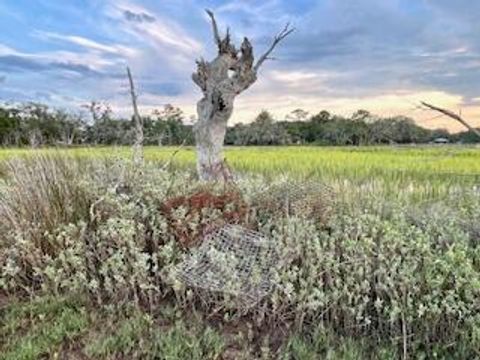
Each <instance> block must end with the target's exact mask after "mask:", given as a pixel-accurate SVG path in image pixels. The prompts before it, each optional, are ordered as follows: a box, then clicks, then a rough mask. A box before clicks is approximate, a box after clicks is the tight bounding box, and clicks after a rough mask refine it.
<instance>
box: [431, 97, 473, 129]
mask: <svg viewBox="0 0 480 360" xmlns="http://www.w3.org/2000/svg"><path fill="white" fill-rule="evenodd" d="M422 105H423V106H425V107H427V108H429V109H430V110H434V111H438V112H439V113H441V114H443V115H446V116H448V117H450V118H452V119H454V120H456V121H458V122H459V123H460V124H462V125H463V126H465V127H466V128H467V129H468V130H470V131H471V132H473V133H474V134H476V135H477V136H478V137H479V138H480V131H478V130H477V129H475V128H474V127H473V126H471V125H470V124H469V123H467V122H466V121H465V120H464V119H463V118H462V117H461V116H460V115H457V114H455V113H454V112H452V111H450V110H446V109H442V108H440V107H438V106H435V105H431V104H429V103H426V102H424V101H422Z"/></svg>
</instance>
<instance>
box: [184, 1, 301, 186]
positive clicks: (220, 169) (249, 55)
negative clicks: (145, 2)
mask: <svg viewBox="0 0 480 360" xmlns="http://www.w3.org/2000/svg"><path fill="white" fill-rule="evenodd" d="M207 14H208V15H209V17H210V19H211V21H212V27H213V35H214V40H215V43H216V45H217V49H218V54H217V57H216V58H215V59H214V60H212V61H210V62H207V61H205V60H203V59H200V60H198V61H197V71H196V72H195V73H194V74H193V75H192V79H193V81H194V82H195V84H197V85H198V87H199V88H200V89H201V90H202V93H203V97H202V99H201V100H200V101H199V102H198V103H197V113H198V121H197V123H196V124H195V127H194V131H195V141H196V147H197V171H198V175H199V177H200V179H202V180H205V181H212V180H220V179H222V178H223V179H225V178H228V177H229V175H230V174H229V170H228V168H227V167H226V165H225V160H224V157H223V143H224V139H225V133H226V130H227V123H228V120H229V119H230V117H231V115H232V113H233V105H234V101H235V97H236V96H237V95H239V94H241V93H242V92H243V91H244V90H246V89H247V88H248V87H250V85H252V84H253V83H254V82H255V81H256V80H257V72H258V69H259V68H260V66H261V65H262V64H263V62H264V61H265V60H267V59H269V55H270V53H271V52H272V51H273V49H274V48H275V47H276V46H277V44H278V43H279V42H280V41H282V40H283V39H284V38H285V37H286V36H288V35H289V34H290V33H291V32H292V31H293V29H290V28H289V25H288V24H287V25H286V26H285V28H284V29H283V30H282V31H281V32H280V33H279V34H278V35H277V36H275V38H274V39H273V42H272V44H271V46H270V48H269V49H268V50H267V51H266V52H265V54H263V55H262V56H261V57H260V58H259V60H258V61H257V62H256V63H255V64H254V57H253V48H252V45H251V44H250V41H249V40H248V39H247V38H246V37H245V38H244V39H243V42H242V45H241V47H240V50H237V49H236V48H235V46H234V45H233V44H232V43H231V40H230V34H229V32H228V30H227V33H226V35H225V37H224V38H223V39H222V38H220V34H219V31H218V27H217V23H216V21H215V17H214V15H213V13H212V12H211V11H209V10H207Z"/></svg>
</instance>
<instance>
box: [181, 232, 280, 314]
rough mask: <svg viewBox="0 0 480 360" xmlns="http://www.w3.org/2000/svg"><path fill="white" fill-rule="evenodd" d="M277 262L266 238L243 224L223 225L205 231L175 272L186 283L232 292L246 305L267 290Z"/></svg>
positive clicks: (263, 294)
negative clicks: (205, 233) (198, 244)
mask: <svg viewBox="0 0 480 360" xmlns="http://www.w3.org/2000/svg"><path fill="white" fill-rule="evenodd" d="M277 264H278V254H277V252H276V250H275V247H274V246H273V243H272V242H271V241H270V240H268V239H267V238H265V237H264V236H263V235H262V234H260V233H258V232H255V231H252V230H249V229H246V228H244V227H241V226H238V225H225V226H223V227H221V228H219V229H217V230H216V231H214V232H212V233H210V234H209V235H207V236H206V238H205V239H204V241H203V242H202V243H201V245H200V246H199V247H198V248H196V249H193V250H192V253H191V254H190V255H189V256H188V257H187V258H186V259H185V260H184V261H183V262H182V263H181V264H180V265H179V266H178V268H177V271H176V274H177V278H178V279H179V280H180V281H182V282H183V283H184V284H185V285H187V286H191V287H193V288H199V289H204V290H208V291H213V292H221V293H224V294H229V295H232V296H233V297H234V298H235V299H236V300H237V302H238V304H241V305H242V306H247V307H249V306H253V305H254V304H256V303H257V302H258V301H260V300H261V299H262V298H263V297H265V296H266V295H267V294H268V293H269V291H270V290H271V288H272V286H273V274H274V271H275V268H276V265H277Z"/></svg>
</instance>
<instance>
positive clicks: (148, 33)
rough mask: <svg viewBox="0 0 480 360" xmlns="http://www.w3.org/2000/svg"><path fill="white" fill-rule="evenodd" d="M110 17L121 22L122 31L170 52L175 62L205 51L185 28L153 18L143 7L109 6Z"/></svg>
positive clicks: (134, 5)
mask: <svg viewBox="0 0 480 360" xmlns="http://www.w3.org/2000/svg"><path fill="white" fill-rule="evenodd" d="M126 14H128V15H126ZM107 15H108V16H110V17H111V18H113V19H115V20H116V21H120V23H121V24H122V26H121V27H119V30H120V31H124V32H127V33H129V34H131V35H134V36H135V37H136V38H137V39H138V40H140V41H141V42H142V43H145V42H149V43H150V44H151V45H152V46H154V47H156V48H158V49H161V50H162V51H168V52H169V56H170V57H171V58H172V59H174V61H175V59H177V60H178V59H179V58H180V57H181V56H184V55H188V56H191V55H192V54H195V53H198V52H199V51H200V50H201V48H202V46H201V44H200V43H199V42H198V41H197V40H195V39H194V38H193V37H191V36H190V35H188V34H187V32H186V31H185V30H184V29H183V28H182V26H180V25H179V24H177V23H176V22H174V21H172V20H171V19H166V18H159V17H158V15H153V14H152V13H151V12H149V11H148V10H147V9H146V8H144V7H142V6H140V5H137V4H131V3H128V2H122V1H115V2H112V3H111V4H109V6H107Z"/></svg>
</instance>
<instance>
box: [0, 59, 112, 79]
mask: <svg viewBox="0 0 480 360" xmlns="http://www.w3.org/2000/svg"><path fill="white" fill-rule="evenodd" d="M0 71H6V72H10V73H12V72H43V71H49V72H58V71H60V72H68V73H75V74H78V75H82V76H93V77H106V76H107V77H108V76H110V77H116V76H118V75H117V74H114V73H103V72H99V71H97V70H94V69H93V68H91V67H90V66H88V65H86V64H80V63H74V62H70V61H57V60H50V61H44V60H43V59H41V58H37V57H35V56H26V55H16V54H12V55H1V56H0ZM59 75H61V73H59Z"/></svg>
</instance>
